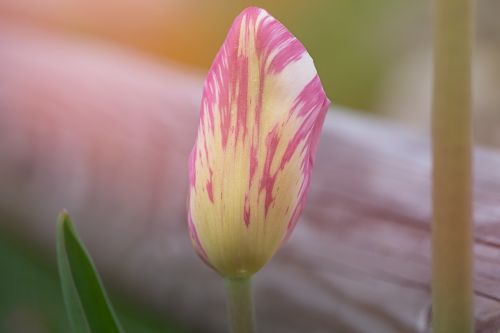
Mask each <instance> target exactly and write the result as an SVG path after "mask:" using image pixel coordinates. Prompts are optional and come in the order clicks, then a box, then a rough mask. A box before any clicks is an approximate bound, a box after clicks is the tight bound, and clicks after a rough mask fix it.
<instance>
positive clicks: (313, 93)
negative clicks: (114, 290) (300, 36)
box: [188, 8, 330, 278]
mask: <svg viewBox="0 0 500 333" xmlns="http://www.w3.org/2000/svg"><path fill="white" fill-rule="evenodd" d="M329 104H330V101H329V100H328V98H327V97H326V95H325V92H324V90H323V87H322V86H321V82H320V79H319V77H318V74H317V72H316V69H315V67H314V63H313V60H312V59H311V57H310V56H309V54H308V53H307V51H306V49H305V48H304V46H303V45H302V44H301V43H300V42H299V41H298V40H297V39H296V38H295V37H294V36H293V35H292V34H291V33H290V32H289V31H288V30H287V29H286V28H285V27H284V26H283V25H282V24H281V23H280V22H278V21H277V20H276V19H275V18H273V17H272V16H270V15H269V14H268V13H267V12H266V11H265V10H263V9H260V8H247V9H245V10H244V11H243V12H242V13H241V14H240V15H239V16H238V17H237V18H236V19H235V21H234V22H233V25H232V26H231V28H230V30H229V33H228V35H227V37H226V40H225V41H224V44H223V45H222V47H221V49H220V50H219V53H218V54H217V56H216V58H215V60H214V62H213V64H212V67H211V68H210V71H209V73H208V76H207V78H206V80H205V86H204V91H203V98H202V105H201V113H200V123H199V128H198V134H197V138H196V142H195V145H194V148H193V150H192V152H191V156H190V160H189V178H190V193H189V203H188V205H189V207H188V224H189V231H190V236H191V239H192V242H193V246H194V247H195V249H196V251H197V253H198V254H199V256H200V257H201V258H202V259H203V260H204V261H205V262H206V263H207V264H208V265H209V266H211V267H212V268H213V269H215V270H216V271H217V272H218V273H219V274H220V275H222V276H223V277H227V278H244V277H249V276H251V275H252V274H254V273H255V272H257V271H258V270H259V269H260V268H262V266H264V265H265V264H266V263H267V261H269V260H270V258H271V257H272V256H273V254H274V253H275V252H276V250H277V249H278V247H279V246H280V244H282V243H283V241H284V240H285V239H286V238H287V236H288V235H289V234H290V232H291V231H292V230H293V228H294V226H295V224H296V222H297V219H298V217H299V215H300V213H301V212H302V208H303V206H304V201H305V197H306V193H307V190H308V187H309V181H310V177H311V171H312V166H313V162H314V157H315V152H316V147H317V145H318V140H319V135H320V131H321V127H322V125H323V120H324V117H325V114H326V111H327V109H328V106H329Z"/></svg>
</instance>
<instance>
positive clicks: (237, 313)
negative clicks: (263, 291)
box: [225, 278, 255, 333]
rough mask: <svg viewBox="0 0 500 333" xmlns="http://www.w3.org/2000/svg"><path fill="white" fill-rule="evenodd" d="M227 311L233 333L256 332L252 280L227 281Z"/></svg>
mask: <svg viewBox="0 0 500 333" xmlns="http://www.w3.org/2000/svg"><path fill="white" fill-rule="evenodd" d="M225 284H226V295H227V310H228V314H229V328H230V332H231V333H253V332H255V321H254V307H253V301H252V287H251V280H250V278H244V279H226V280H225Z"/></svg>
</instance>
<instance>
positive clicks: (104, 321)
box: [57, 211, 122, 333]
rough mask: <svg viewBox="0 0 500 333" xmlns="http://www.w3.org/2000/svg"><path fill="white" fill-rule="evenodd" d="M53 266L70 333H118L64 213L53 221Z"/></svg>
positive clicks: (97, 280)
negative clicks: (55, 259) (55, 248)
mask: <svg viewBox="0 0 500 333" xmlns="http://www.w3.org/2000/svg"><path fill="white" fill-rule="evenodd" d="M57 263H58V267H59V276H60V279H61V286H62V292H63V297H64V304H65V305H66V312H67V314H68V317H69V322H70V325H71V327H72V331H73V332H74V333H102V332H106V333H120V332H122V328H121V325H120V324H119V323H118V320H117V318H116V315H115V313H114V311H113V309H112V307H111V303H110V302H109V299H108V296H107V295H106V291H105V289H104V287H103V284H102V282H101V279H100V278H99V275H98V274H97V271H96V269H95V266H94V264H93V262H92V259H91V257H90V255H89V254H88V252H87V250H86V249H85V246H84V245H83V243H82V241H81V240H80V238H79V237H78V234H77V232H76V230H75V228H74V226H73V223H72V222H71V219H70V217H69V215H68V213H67V212H66V211H62V212H61V213H60V214H59V218H58V221H57Z"/></svg>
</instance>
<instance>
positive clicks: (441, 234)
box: [432, 0, 474, 333]
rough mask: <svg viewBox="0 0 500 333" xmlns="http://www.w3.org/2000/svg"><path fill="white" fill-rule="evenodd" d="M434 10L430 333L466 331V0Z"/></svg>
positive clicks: (469, 236)
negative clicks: (431, 328) (431, 332)
mask: <svg viewBox="0 0 500 333" xmlns="http://www.w3.org/2000/svg"><path fill="white" fill-rule="evenodd" d="M434 9H435V16H434V88H433V89H434V90H433V117H432V122H433V124H432V125H433V126H432V134H433V163H434V166H433V226H432V271H433V273H432V304H433V305H432V327H433V330H432V331H433V332H434V333H445V332H446V333H448V332H453V333H470V332H473V327H474V316H473V313H474V310H473V292H472V268H473V263H472V244H473V228H472V218H471V216H472V209H471V178H472V176H471V87H470V84H471V48H472V0H435V7H434Z"/></svg>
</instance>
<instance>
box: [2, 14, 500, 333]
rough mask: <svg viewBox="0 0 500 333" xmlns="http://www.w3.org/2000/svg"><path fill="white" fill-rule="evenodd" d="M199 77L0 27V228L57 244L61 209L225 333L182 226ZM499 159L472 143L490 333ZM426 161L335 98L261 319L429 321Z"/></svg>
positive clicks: (384, 328) (146, 284)
mask: <svg viewBox="0 0 500 333" xmlns="http://www.w3.org/2000/svg"><path fill="white" fill-rule="evenodd" d="M201 82H202V81H201V78H200V75H198V74H197V73H193V72H192V71H190V70H188V69H181V68H180V67H175V66H173V65H172V64H164V63H163V64H162V63H157V62H155V61H154V60H152V59H148V58H145V57H144V56H142V55H139V54H133V53H132V52H131V51H129V50H127V49H121V48H119V47H117V46H112V45H108V44H105V43H103V42H98V41H84V40H78V41H77V40H75V39H73V38H71V37H64V36H60V35H57V33H54V32H50V33H49V32H42V31H39V30H34V29H31V28H26V27H21V26H20V25H17V24H11V23H5V22H4V23H1V24H0V211H2V212H3V214H2V216H3V218H2V220H1V222H0V228H1V229H0V230H7V229H15V230H17V231H18V232H23V233H24V234H25V235H29V236H30V237H31V239H33V240H34V241H36V242H38V243H39V244H40V245H41V246H43V247H45V248H47V249H52V248H53V242H54V220H55V217H56V215H57V212H58V211H59V210H60V209H61V208H63V207H65V208H67V209H68V210H69V211H70V212H71V214H72V215H73V217H74V219H75V221H76V223H77V225H78V229H79V230H80V232H81V234H82V238H83V239H84V241H85V242H86V244H88V246H89V248H90V252H91V253H92V254H93V256H94V258H95V259H96V261H97V264H98V268H99V270H100V271H101V272H103V273H104V275H105V277H106V283H107V285H108V286H112V287H114V288H119V289H122V290H126V291H127V292H129V293H130V294H131V295H134V296H135V297H136V298H137V299H138V301H140V302H142V303H143V304H144V305H145V306H148V307H151V308H153V309H156V310H157V311H161V312H164V313H166V314H168V315H171V316H175V317H176V318H177V319H178V320H180V321H181V322H183V323H184V324H186V325H187V326H189V327H191V328H193V329H195V330H198V331H201V330H202V328H203V329H204V331H207V332H221V331H223V330H224V327H225V314H224V298H223V290H222V288H223V287H222V281H221V279H220V278H218V276H217V275H216V274H215V273H214V272H212V271H211V270H210V269H208V268H207V267H205V265H203V264H202V263H201V261H200V260H199V259H198V258H196V256H195V254H194V251H193V250H192V249H191V245H190V242H189V239H188V237H187V230H186V229H187V228H186V224H185V201H186V199H185V198H186V192H187V191H186V188H187V167H186V165H187V154H188V152H189V150H190V148H191V145H192V143H193V140H194V133H195V129H196V125H197V113H198V107H199V101H200V96H201V87H202V85H201ZM339 84H341V83H339ZM332 93H333V94H334V92H332ZM330 97H332V99H333V100H335V96H334V95H332V96H330ZM499 170H500V152H499V151H493V150H485V149H479V148H478V149H477V150H476V164H475V197H476V201H475V222H476V228H475V231H476V245H475V254H476V256H475V259H476V272H475V273H476V274H475V294H476V318H477V331H478V332H484V333H486V332H488V333H489V332H495V333H496V332H497V330H498V329H499V328H500V172H499ZM429 172H430V153H429V141H428V139H426V138H424V137H422V136H420V135H418V134H415V133H411V132H410V131H408V130H406V129H405V128H401V127H399V126H397V125H394V124H391V123H389V122H386V121H381V120H378V119H375V118H371V117H367V116H362V115H359V114H355V113H352V112H347V111H341V110H338V109H332V110H331V112H330V114H329V115H328V117H327V119H326V123H325V127H324V131H323V135H322V138H321V144H320V148H319V151H318V157H317V161H316V166H315V172H314V175H313V182H312V186H311V191H310V195H309V199H308V203H307V206H306V207H307V208H306V210H305V212H304V215H303V218H302V221H301V223H299V225H298V227H297V229H296V230H295V232H294V235H293V236H292V237H291V239H290V240H289V242H288V243H287V245H286V246H285V247H284V248H283V249H282V250H281V251H280V252H279V253H278V254H277V255H276V257H275V258H274V259H273V260H272V262H271V263H270V264H269V265H268V266H267V267H265V268H264V269H263V271H262V272H260V273H258V274H257V276H256V302H257V316H258V322H259V328H260V330H261V331H262V332H287V333H290V332H370V333H377V332H380V333H391V332H424V331H426V330H427V328H428V320H429V318H428V314H429V308H430V289H429V282H430V241H429V236H430V223H429V221H430V216H431V211H430V192H429V185H430V184H429ZM5 216H11V217H13V219H6V218H5ZM14 221H15V222H14Z"/></svg>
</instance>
